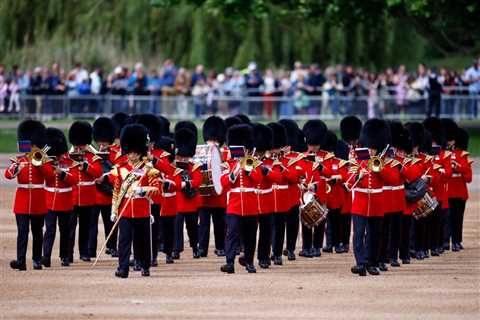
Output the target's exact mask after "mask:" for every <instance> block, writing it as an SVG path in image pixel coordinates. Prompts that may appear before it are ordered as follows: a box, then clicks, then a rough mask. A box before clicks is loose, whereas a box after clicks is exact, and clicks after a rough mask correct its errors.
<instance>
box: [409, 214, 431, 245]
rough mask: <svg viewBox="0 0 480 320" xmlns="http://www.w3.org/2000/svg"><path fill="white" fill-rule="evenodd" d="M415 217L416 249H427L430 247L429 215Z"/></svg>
mask: <svg viewBox="0 0 480 320" xmlns="http://www.w3.org/2000/svg"><path fill="white" fill-rule="evenodd" d="M413 219H414V220H413V226H414V238H415V251H417V252H418V251H425V250H427V248H428V241H427V240H428V228H427V223H428V217H425V218H420V219H418V220H417V219H415V218H413Z"/></svg>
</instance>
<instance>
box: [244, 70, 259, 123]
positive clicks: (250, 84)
mask: <svg viewBox="0 0 480 320" xmlns="http://www.w3.org/2000/svg"><path fill="white" fill-rule="evenodd" d="M247 69H248V73H247V74H246V75H245V84H246V89H247V94H248V96H249V97H251V98H252V99H253V101H251V102H250V106H249V108H248V112H249V114H252V115H259V114H261V108H262V102H261V101H259V100H257V97H258V96H261V92H260V90H259V88H260V86H261V85H262V84H263V79H262V76H261V74H260V72H259V71H258V70H257V64H256V63H255V62H250V63H249V64H248V68H247Z"/></svg>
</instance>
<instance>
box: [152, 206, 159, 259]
mask: <svg viewBox="0 0 480 320" xmlns="http://www.w3.org/2000/svg"><path fill="white" fill-rule="evenodd" d="M150 212H151V213H152V216H153V224H152V225H151V228H152V243H151V246H152V261H156V260H157V257H158V236H159V233H160V205H158V204H152V208H151V210H150Z"/></svg>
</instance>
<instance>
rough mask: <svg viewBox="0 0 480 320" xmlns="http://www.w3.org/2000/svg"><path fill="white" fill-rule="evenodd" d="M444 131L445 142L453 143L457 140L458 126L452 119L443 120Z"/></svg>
mask: <svg viewBox="0 0 480 320" xmlns="http://www.w3.org/2000/svg"><path fill="white" fill-rule="evenodd" d="M441 121H442V125H443V130H444V133H445V140H446V141H452V140H455V139H456V138H457V132H458V125H457V123H456V122H455V121H454V120H453V119H450V118H443V119H442V120H441Z"/></svg>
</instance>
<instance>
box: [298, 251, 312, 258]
mask: <svg viewBox="0 0 480 320" xmlns="http://www.w3.org/2000/svg"><path fill="white" fill-rule="evenodd" d="M298 255H299V256H300V257H305V258H311V257H312V256H311V255H310V250H308V249H302V250H300V252H299V253H298Z"/></svg>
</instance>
